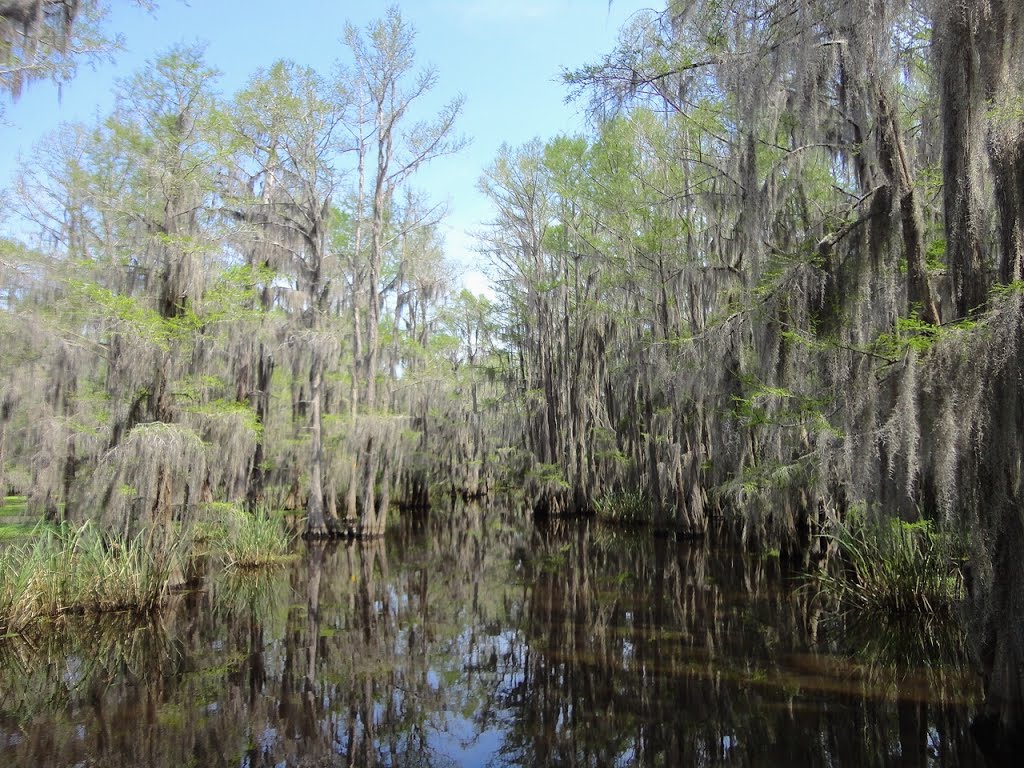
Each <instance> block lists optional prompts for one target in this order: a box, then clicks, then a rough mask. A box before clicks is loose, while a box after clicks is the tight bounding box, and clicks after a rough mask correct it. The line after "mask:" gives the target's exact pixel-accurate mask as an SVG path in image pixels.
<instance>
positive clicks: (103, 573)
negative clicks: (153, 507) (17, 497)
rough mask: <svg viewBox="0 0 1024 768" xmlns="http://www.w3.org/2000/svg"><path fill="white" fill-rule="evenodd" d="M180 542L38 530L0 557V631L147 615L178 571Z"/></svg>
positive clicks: (86, 530)
mask: <svg viewBox="0 0 1024 768" xmlns="http://www.w3.org/2000/svg"><path fill="white" fill-rule="evenodd" d="M185 546H186V545H185V541H184V538H183V537H180V536H156V535H154V531H152V530H147V531H143V532H141V533H140V534H139V535H138V536H136V537H134V538H131V539H123V538H121V537H118V536H107V535H104V534H102V533H101V532H100V531H99V530H98V529H97V528H96V527H95V526H94V525H92V524H90V523H86V524H85V525H83V526H82V527H81V528H57V529H54V528H51V527H48V526H40V527H39V528H37V529H36V531H35V533H34V535H33V537H32V540H31V541H30V542H28V543H26V544H22V545H15V546H11V547H8V548H6V549H4V550H3V551H0V628H2V629H4V630H6V631H8V632H11V631H14V632H18V631H23V630H25V629H27V628H28V627H30V626H31V625H32V624H34V623H36V622H37V621H39V620H42V619H46V618H55V617H59V616H62V615H64V614H67V613H88V612H92V613H100V612H107V611H127V610H131V611H148V610H152V609H153V608H155V607H156V606H158V605H159V604H160V603H161V602H162V601H163V599H164V597H165V596H166V593H167V589H168V584H169V581H170V580H171V577H172V575H173V573H174V572H175V570H176V569H177V568H179V563H180V559H181V556H182V554H183V551H184V547H185Z"/></svg>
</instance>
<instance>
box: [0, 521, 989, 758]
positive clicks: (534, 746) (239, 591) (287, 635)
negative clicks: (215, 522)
mask: <svg viewBox="0 0 1024 768" xmlns="http://www.w3.org/2000/svg"><path fill="white" fill-rule="evenodd" d="M795 586H796V585H795V584H794V583H793V582H792V581H789V580H787V579H786V578H785V577H784V574H782V573H781V572H780V565H779V563H778V560H777V559H773V558H757V557H750V556H747V555H744V554H742V553H741V552H739V551H737V550H735V549H732V548H727V547H717V548H716V547H708V546H706V545H703V544H701V545H697V544H690V543H677V542H674V541H665V540H659V541H655V540H652V539H651V538H649V537H648V536H644V535H632V534H626V533H622V532H615V531H610V530H608V529H603V528H599V527H597V526H592V525H571V526H563V527H558V528H552V529H545V530H534V529H528V528H523V527H521V526H517V525H514V524H512V523H510V522H508V521H507V520H506V519H503V517H502V515H500V514H498V513H497V512H489V511H486V510H460V511H458V512H454V513H451V514H448V513H444V514H441V513H435V514H434V515H433V516H432V518H431V519H430V520H428V521H419V522H412V521H410V520H408V519H406V520H403V522H402V524H401V525H400V526H398V527H397V529H396V530H394V531H392V532H391V533H390V534H389V535H388V537H387V539H386V540H385V541H381V542H376V543H373V544H363V545H345V544H341V545H336V546H326V547H311V548H309V549H307V548H305V547H303V548H302V549H301V555H300V557H299V559H298V560H296V562H295V563H294V566H293V567H287V568H283V569H280V570H278V571H276V572H274V573H272V574H269V575H268V574H262V575H261V576H260V577H259V578H257V579H253V578H252V577H241V576H223V575H222V576H217V577H213V578H211V580H210V581H209V583H208V585H207V587H206V588H205V589H204V590H203V591H200V592H196V593H193V594H188V595H184V596H181V598H180V599H177V600H176V601H175V603H174V604H173V606H172V608H171V610H170V611H168V612H167V613H166V615H164V616H162V618H161V619H160V621H159V622H158V625H157V626H152V625H146V626H138V625H137V624H133V623H131V622H130V621H129V620H128V619H115V620H109V621H104V622H102V623H100V624H91V625H88V626H83V627H78V628H76V629H75V631H74V632H73V633H71V634H70V636H69V635H68V634H65V635H64V636H51V637H48V638H45V639H39V640H34V641H33V642H32V643H27V642H21V641H14V640H11V639H8V640H4V641H0V665H2V666H0V696H2V698H0V765H2V766H50V765H52V766H168V767H173V768H186V767H187V766H240V767H252V768H255V767H256V766H300V765H301V766H321V765H325V766H326V765H358V766H367V765H385V766H455V765H464V766H488V765H490V766H504V765H528V766H548V765H559V766H606V765H607V766H626V765H645V766H646V765H650V766H690V765H695V766H705V765H727V766H733V765H756V766H775V765H779V766H792V767H793V768H797V767H800V766H869V765H903V766H933V765H934V766H970V765H980V764H981V761H980V757H979V755H978V753H977V752H976V749H975V747H974V745H973V742H972V739H971V737H970V734H969V731H968V728H969V723H970V719H971V717H972V715H973V714H974V712H975V711H976V710H977V707H978V704H979V698H980V694H979V690H978V688H977V684H976V681H975V679H974V677H973V675H972V673H971V670H970V669H968V668H967V667H966V666H964V665H963V664H953V663H943V662H941V661H940V660H939V658H938V657H935V658H933V659H932V660H931V663H930V664H929V665H922V664H920V663H918V662H914V663H912V664H907V663H906V661H905V660H906V659H907V658H911V656H912V654H910V653H909V652H908V651H906V649H905V644H903V643H901V642H897V641H895V640H891V638H889V637H888V636H887V635H886V634H885V633H882V632H880V631H875V630H872V631H869V632H868V633H867V634H865V635H862V636H860V637H859V639H853V638H852V637H851V636H850V635H849V633H848V632H845V631H841V630H837V629H836V628H834V627H833V628H831V629H829V628H828V627H826V625H825V623H824V622H821V621H818V620H816V618H815V614H814V612H813V610H812V609H811V607H810V602H811V601H810V598H809V595H808V594H807V591H806V590H799V589H795ZM812 628H813V631H812ZM933 640H934V639H933ZM934 642H935V643H936V644H937V645H938V646H939V647H940V648H941V647H943V645H944V643H945V641H943V640H942V639H941V638H939V639H938V640H934ZM851 650H856V653H857V655H855V656H853V657H851V656H850V655H849V652H850V651H851Z"/></svg>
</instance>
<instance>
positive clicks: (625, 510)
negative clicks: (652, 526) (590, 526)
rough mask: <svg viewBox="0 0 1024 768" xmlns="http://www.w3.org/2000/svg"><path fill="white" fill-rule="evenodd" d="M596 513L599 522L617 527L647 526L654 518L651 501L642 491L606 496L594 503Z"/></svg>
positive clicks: (608, 494)
mask: <svg viewBox="0 0 1024 768" xmlns="http://www.w3.org/2000/svg"><path fill="white" fill-rule="evenodd" d="M594 512H595V514H596V515H597V519H598V520H601V521H602V522H606V523H614V524H616V525H647V524H649V523H650V522H651V518H652V507H651V502H650V499H648V498H647V494H645V493H642V492H641V491H620V492H618V493H607V494H604V495H603V496H600V497H599V498H597V499H596V500H595V501H594Z"/></svg>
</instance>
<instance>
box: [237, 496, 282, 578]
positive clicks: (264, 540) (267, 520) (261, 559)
mask: <svg viewBox="0 0 1024 768" xmlns="http://www.w3.org/2000/svg"><path fill="white" fill-rule="evenodd" d="M222 522H223V526H224V538H223V540H222V542H221V546H222V547H223V550H224V556H225V557H226V558H227V562H228V565H229V566H230V567H233V568H262V567H265V566H269V565H276V564H279V563H282V562H284V561H285V560H287V559H288V550H289V547H290V544H291V538H290V536H289V535H288V534H287V532H286V531H285V529H284V526H283V524H282V522H281V519H280V518H278V517H275V516H274V515H273V514H271V513H270V511H269V510H266V509H257V510H255V511H254V512H246V511H245V510H243V509H241V508H239V507H233V508H231V509H225V510H223V512H222Z"/></svg>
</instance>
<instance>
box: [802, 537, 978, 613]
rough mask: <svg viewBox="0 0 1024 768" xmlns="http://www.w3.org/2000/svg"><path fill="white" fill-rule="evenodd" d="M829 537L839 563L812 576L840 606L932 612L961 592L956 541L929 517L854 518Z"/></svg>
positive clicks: (949, 605)
mask: <svg viewBox="0 0 1024 768" xmlns="http://www.w3.org/2000/svg"><path fill="white" fill-rule="evenodd" d="M833 537H834V539H835V541H836V542H837V543H838V545H839V549H840V552H841V562H840V566H839V568H838V569H837V570H835V571H830V570H827V569H826V570H824V571H821V572H820V573H817V574H815V575H814V577H813V578H814V581H815V583H816V585H817V587H818V590H819V594H820V595H822V596H823V597H826V598H830V599H831V600H833V601H834V602H835V603H837V604H838V605H839V606H840V607H841V608H843V609H854V610H861V611H865V612H871V613H881V614H889V615H896V614H915V613H916V614H922V615H931V614H938V613H951V612H952V609H953V608H954V606H955V605H956V604H957V602H958V601H959V600H960V599H962V597H963V578H962V575H961V573H960V567H959V563H960V562H961V559H962V558H961V552H960V546H959V543H958V542H957V541H956V540H954V539H953V538H952V537H951V536H950V535H949V534H946V533H944V532H942V531H939V530H937V529H936V528H935V527H934V526H933V525H932V524H931V522H929V521H921V522H917V523H905V522H902V521H899V520H891V521H887V522H873V523H866V522H862V523H852V524H848V525H842V526H839V527H838V529H837V531H836V533H834V534H833Z"/></svg>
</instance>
